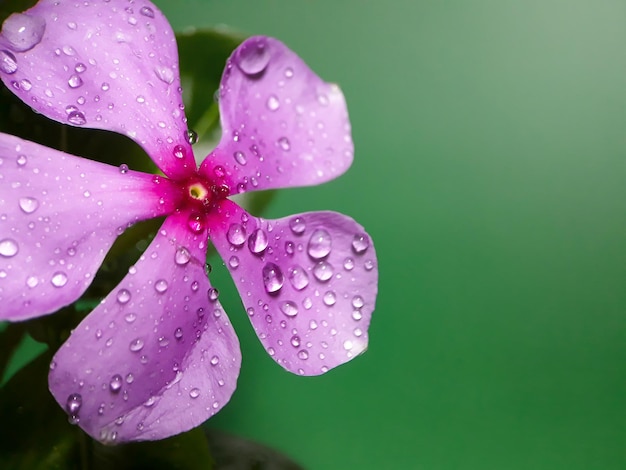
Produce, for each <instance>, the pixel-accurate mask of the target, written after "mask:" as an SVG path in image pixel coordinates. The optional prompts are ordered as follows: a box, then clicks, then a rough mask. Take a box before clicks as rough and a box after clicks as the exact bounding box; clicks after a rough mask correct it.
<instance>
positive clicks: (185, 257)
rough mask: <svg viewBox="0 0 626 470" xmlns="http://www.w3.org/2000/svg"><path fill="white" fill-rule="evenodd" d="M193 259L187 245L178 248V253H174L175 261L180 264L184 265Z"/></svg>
mask: <svg viewBox="0 0 626 470" xmlns="http://www.w3.org/2000/svg"><path fill="white" fill-rule="evenodd" d="M190 260H191V253H189V250H188V249H187V248H185V247H182V246H181V247H180V248H178V249H177V250H176V254H175V255H174V261H175V262H176V264H177V265H179V266H184V265H186V264H187V263H189V261H190Z"/></svg>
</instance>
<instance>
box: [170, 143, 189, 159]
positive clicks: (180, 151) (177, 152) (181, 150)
mask: <svg viewBox="0 0 626 470" xmlns="http://www.w3.org/2000/svg"><path fill="white" fill-rule="evenodd" d="M172 153H173V154H174V157H176V158H178V159H179V160H182V159H183V158H185V157H186V156H187V151H186V150H185V147H183V146H182V145H177V146H176V147H174V150H173V152H172Z"/></svg>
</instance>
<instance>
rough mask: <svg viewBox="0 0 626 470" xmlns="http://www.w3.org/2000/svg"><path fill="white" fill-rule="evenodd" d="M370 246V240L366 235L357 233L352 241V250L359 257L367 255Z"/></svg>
mask: <svg viewBox="0 0 626 470" xmlns="http://www.w3.org/2000/svg"><path fill="white" fill-rule="evenodd" d="M369 246H370V239H369V237H368V236H367V235H366V234H365V233H357V234H356V235H355V236H354V238H353V239H352V249H353V250H354V252H355V253H356V254H358V255H360V254H362V253H365V251H367V249H368V248H369Z"/></svg>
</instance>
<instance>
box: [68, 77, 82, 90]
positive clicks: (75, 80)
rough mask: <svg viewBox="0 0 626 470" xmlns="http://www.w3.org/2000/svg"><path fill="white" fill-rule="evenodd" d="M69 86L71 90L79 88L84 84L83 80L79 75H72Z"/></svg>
mask: <svg viewBox="0 0 626 470" xmlns="http://www.w3.org/2000/svg"><path fill="white" fill-rule="evenodd" d="M67 84H68V85H69V87H70V88H79V87H80V86H81V85H82V84H83V79H82V78H80V77H79V76H78V75H72V76H70V78H69V80H68V81H67Z"/></svg>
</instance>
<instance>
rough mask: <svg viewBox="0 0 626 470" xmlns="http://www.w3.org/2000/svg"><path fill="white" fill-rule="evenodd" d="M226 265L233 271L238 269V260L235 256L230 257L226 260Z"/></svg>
mask: <svg viewBox="0 0 626 470" xmlns="http://www.w3.org/2000/svg"><path fill="white" fill-rule="evenodd" d="M228 265H229V266H230V267H231V268H233V269H235V268H237V267H239V258H238V257H237V256H231V257H230V259H229V260H228Z"/></svg>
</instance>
